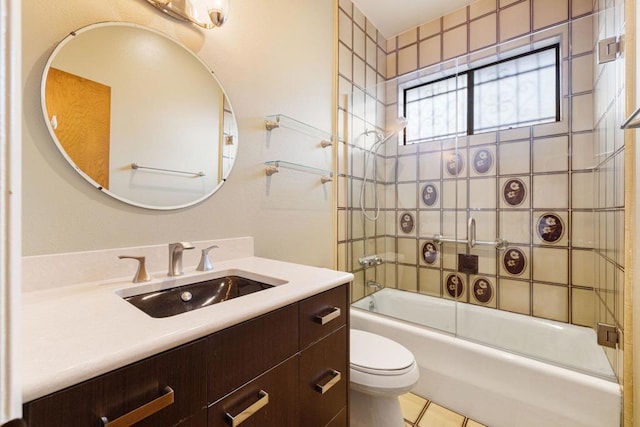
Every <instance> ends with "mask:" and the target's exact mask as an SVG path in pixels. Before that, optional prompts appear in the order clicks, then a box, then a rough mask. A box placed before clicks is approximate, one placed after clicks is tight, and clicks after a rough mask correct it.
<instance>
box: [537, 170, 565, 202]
mask: <svg viewBox="0 0 640 427" xmlns="http://www.w3.org/2000/svg"><path fill="white" fill-rule="evenodd" d="M532 195H533V208H534V209H561V208H568V207H569V180H568V178H567V175H566V174H553V175H536V176H534V177H533V191H532Z"/></svg>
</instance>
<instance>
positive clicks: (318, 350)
mask: <svg viewBox="0 0 640 427" xmlns="http://www.w3.org/2000/svg"><path fill="white" fill-rule="evenodd" d="M347 332H348V328H347V326H342V327H341V328H340V329H339V330H337V331H336V332H334V333H332V334H330V335H329V336H327V337H325V338H324V339H322V340H321V341H320V342H317V343H316V344H314V345H312V346H311V347H309V348H307V349H306V350H304V351H303V352H302V353H301V354H300V391H299V393H300V425H301V426H305V427H324V426H326V425H328V424H329V423H330V422H331V421H332V420H333V419H334V418H335V417H336V415H338V414H339V413H340V411H341V410H342V409H343V408H345V407H346V406H347V393H348V390H349V363H348V360H347V354H348V351H347V349H348V342H347V339H348V337H347ZM339 350H344V351H339ZM336 425H340V424H339V423H338V424H336Z"/></svg>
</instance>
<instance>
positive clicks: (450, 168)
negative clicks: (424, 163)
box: [445, 152, 464, 176]
mask: <svg viewBox="0 0 640 427" xmlns="http://www.w3.org/2000/svg"><path fill="white" fill-rule="evenodd" d="M445 161H446V163H445V170H446V171H447V173H448V174H449V175H450V176H458V175H460V174H461V173H462V171H463V170H464V157H463V156H462V154H460V153H456V152H453V153H450V154H449V155H448V156H447V157H446V159H445Z"/></svg>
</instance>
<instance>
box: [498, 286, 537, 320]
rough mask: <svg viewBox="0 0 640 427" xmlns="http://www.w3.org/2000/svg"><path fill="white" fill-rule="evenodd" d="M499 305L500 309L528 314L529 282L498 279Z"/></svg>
mask: <svg viewBox="0 0 640 427" xmlns="http://www.w3.org/2000/svg"><path fill="white" fill-rule="evenodd" d="M498 286H499V288H498V292H499V301H500V302H499V305H498V308H499V309H501V310H507V311H513V312H515V313H521V314H526V315H530V314H531V313H530V312H529V310H530V308H529V307H530V304H529V303H530V300H531V293H530V291H529V286H530V285H529V282H524V281H522V282H521V281H517V280H506V279H500V283H499V285H498Z"/></svg>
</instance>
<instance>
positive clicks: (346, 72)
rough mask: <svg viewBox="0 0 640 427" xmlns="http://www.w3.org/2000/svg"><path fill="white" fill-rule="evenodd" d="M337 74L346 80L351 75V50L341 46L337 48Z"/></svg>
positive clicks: (349, 78)
mask: <svg viewBox="0 0 640 427" xmlns="http://www.w3.org/2000/svg"><path fill="white" fill-rule="evenodd" d="M338 72H339V73H340V74H341V75H342V76H344V77H345V78H346V79H348V80H351V78H352V75H353V66H352V54H351V50H349V48H347V47H346V46H344V45H343V44H340V45H339V47H338Z"/></svg>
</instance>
